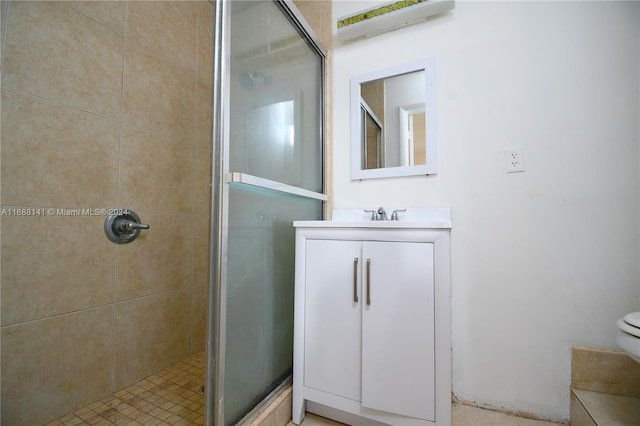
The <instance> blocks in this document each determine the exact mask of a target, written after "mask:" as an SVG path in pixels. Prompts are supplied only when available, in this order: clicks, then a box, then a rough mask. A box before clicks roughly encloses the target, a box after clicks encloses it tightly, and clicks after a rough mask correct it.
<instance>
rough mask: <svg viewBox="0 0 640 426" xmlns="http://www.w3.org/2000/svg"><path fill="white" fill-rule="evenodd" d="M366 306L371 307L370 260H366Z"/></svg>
mask: <svg viewBox="0 0 640 426" xmlns="http://www.w3.org/2000/svg"><path fill="white" fill-rule="evenodd" d="M367 305H371V259H367Z"/></svg>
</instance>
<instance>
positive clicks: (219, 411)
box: [208, 1, 326, 425]
mask: <svg viewBox="0 0 640 426" xmlns="http://www.w3.org/2000/svg"><path fill="white" fill-rule="evenodd" d="M218 14H219V16H218V25H220V26H221V28H219V31H220V32H219V34H218V35H219V36H221V37H222V43H221V44H220V45H219V49H218V52H217V54H218V56H219V58H218V61H217V70H216V72H217V73H218V77H219V82H218V86H217V88H216V90H217V91H218V94H217V100H218V103H217V105H216V112H215V114H214V115H215V118H214V122H215V123H216V124H215V129H214V139H216V145H217V153H218V155H219V159H220V161H219V164H217V167H219V170H217V171H216V170H214V174H216V175H217V179H214V186H215V188H214V190H215V191H214V198H215V200H216V201H215V203H214V209H216V211H217V214H216V215H214V216H215V220H214V234H216V235H215V238H214V239H213V240H214V241H213V244H214V245H215V248H214V250H213V252H214V259H213V260H214V261H215V266H216V267H214V270H215V272H214V274H213V278H214V281H213V284H214V285H213V287H214V289H216V290H215V291H214V294H213V296H214V297H213V306H212V307H213V309H212V312H216V315H215V318H213V317H212V318H211V325H212V327H210V330H211V335H210V354H211V355H213V356H214V360H215V363H210V366H211V367H212V369H213V370H215V380H213V381H212V380H210V381H209V382H208V383H209V384H210V386H213V387H214V389H213V392H212V393H213V396H212V395H211V393H209V394H208V398H209V402H210V403H212V405H213V408H212V409H211V410H210V411H212V412H211V413H209V415H210V416H213V418H214V419H215V424H220V425H222V424H225V425H227V424H233V423H235V422H237V421H238V420H239V419H241V418H242V417H243V416H244V415H245V414H246V413H247V412H248V411H250V410H251V409H252V408H253V407H254V406H255V405H256V404H257V403H258V402H259V401H261V400H262V399H263V398H264V397H265V396H266V395H267V394H268V393H269V392H270V391H272V390H273V389H274V388H275V387H276V386H278V385H279V384H280V383H281V382H282V381H283V380H285V379H286V378H287V377H288V376H289V375H290V374H291V368H292V352H293V288H294V241H295V238H294V237H295V236H294V228H293V226H292V223H293V221H294V220H314V219H321V218H322V212H323V201H324V200H326V197H325V196H324V194H323V193H324V190H323V175H322V168H323V164H322V158H323V150H322V147H323V143H322V137H323V120H322V117H323V102H322V93H323V75H324V53H323V51H322V49H321V48H320V47H319V44H318V43H317V42H316V41H314V40H315V39H314V37H313V36H312V35H311V31H310V30H309V29H308V28H307V27H306V25H305V24H304V23H301V22H300V20H299V19H298V18H299V15H298V13H297V11H296V9H295V7H294V6H292V4H291V3H289V2H280V1H231V2H222V4H219V5H218ZM214 163H215V162H214ZM213 364H215V365H213Z"/></svg>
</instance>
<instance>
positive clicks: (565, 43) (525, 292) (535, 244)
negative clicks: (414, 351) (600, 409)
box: [330, 1, 640, 420]
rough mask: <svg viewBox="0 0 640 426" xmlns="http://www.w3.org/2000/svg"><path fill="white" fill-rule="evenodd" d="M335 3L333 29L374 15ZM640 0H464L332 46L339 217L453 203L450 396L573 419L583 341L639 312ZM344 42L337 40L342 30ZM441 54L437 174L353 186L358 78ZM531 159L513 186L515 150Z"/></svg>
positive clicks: (609, 343) (600, 342) (610, 339)
mask: <svg viewBox="0 0 640 426" xmlns="http://www.w3.org/2000/svg"><path fill="white" fill-rule="evenodd" d="M362 4H363V3H362V2H360V3H359V4H354V3H353V2H346V1H335V2H334V22H335V19H336V18H338V17H341V16H343V15H345V14H348V13H349V12H352V11H357V10H360V9H362ZM638 6H639V4H638V2H621V3H614V2H466V1H458V2H457V4H456V9H455V10H454V11H452V12H451V13H449V14H447V15H446V16H441V17H438V18H436V19H430V20H429V21H427V22H425V23H423V24H418V25H414V26H411V27H408V28H404V29H401V30H397V31H395V32H392V33H386V34H382V35H379V36H376V37H372V38H369V39H364V40H361V41H357V42H352V43H347V44H341V43H340V42H339V41H337V39H336V44H335V52H334V105H333V108H334V140H333V153H334V154H333V155H334V157H333V161H334V168H333V170H332V171H330V172H332V173H333V182H334V188H333V194H334V199H333V202H334V208H373V207H376V206H379V205H393V206H406V207H409V208H410V207H418V206H420V207H423V206H424V207H429V206H431V207H452V209H453V225H454V228H453V230H452V249H451V268H452V282H451V287H452V311H453V313H452V316H453V318H452V327H453V331H452V333H453V335H452V336H453V337H452V338H453V389H454V393H455V394H456V395H457V396H458V397H459V398H461V399H465V400H469V401H474V402H476V403H478V404H480V405H482V404H487V405H489V406H491V407H502V408H505V409H508V410H512V411H523V412H527V413H531V414H535V415H537V416H541V417H544V418H549V419H557V420H560V419H568V417H569V385H570V376H571V373H570V346H571V345H572V344H584V345H590V346H597V347H609V348H615V330H616V327H615V321H616V319H617V318H619V317H620V316H621V315H622V314H624V313H627V312H631V311H634V310H638V309H639V308H640V279H639V278H640V277H639V269H638V259H639V257H640V250H639V235H640V229H639V218H640V214H639V194H640V184H639V182H640V176H639V158H640V153H639V138H640V136H639V124H638V123H639V115H640V111H639V103H640V97H639V75H640V70H639V62H640V40H639V39H640V33H639V28H640V12H639V7H638ZM334 31H335V30H334ZM427 56H435V57H436V58H437V86H438V88H437V96H438V99H437V102H438V126H439V127H438V131H439V150H440V151H439V152H440V161H439V173H438V175H437V176H429V177H424V176H421V177H410V178H392V179H379V180H368V181H351V179H350V172H349V158H350V152H349V128H350V123H349V102H350V99H349V79H350V76H351V75H357V74H362V73H365V72H368V71H372V70H375V69H379V68H384V67H387V66H391V65H395V64H399V63H403V62H409V61H412V60H415V59H419V58H422V57H427ZM510 146H521V147H523V148H524V156H525V164H526V171H525V172H524V173H513V174H506V173H505V169H504V162H505V161H504V154H503V148H504V147H510Z"/></svg>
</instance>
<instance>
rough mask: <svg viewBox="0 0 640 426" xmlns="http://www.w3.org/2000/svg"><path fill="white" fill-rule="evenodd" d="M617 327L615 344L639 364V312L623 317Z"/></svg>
mask: <svg viewBox="0 0 640 426" xmlns="http://www.w3.org/2000/svg"><path fill="white" fill-rule="evenodd" d="M617 325H618V335H617V336H616V343H617V344H618V346H620V347H621V348H622V349H624V351H625V352H626V353H627V355H629V356H630V357H631V358H633V359H634V360H635V361H636V362H639V363H640V312H632V313H630V314H627V315H625V316H624V317H622V318H620V319H619V320H618V322H617Z"/></svg>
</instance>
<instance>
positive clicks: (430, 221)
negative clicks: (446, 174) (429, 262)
mask: <svg viewBox="0 0 640 426" xmlns="http://www.w3.org/2000/svg"><path fill="white" fill-rule="evenodd" d="M384 209H385V211H386V212H387V216H389V217H391V214H392V212H393V211H394V210H401V208H400V207H397V208H392V207H385V208H384ZM364 210H365V209H344V210H334V211H333V220H298V221H295V222H293V226H295V227H306V228H391V229H407V228H414V229H415V228H421V229H425V228H431V229H450V228H451V209H450V208H407V211H406V212H398V220H377V221H373V220H371V213H366V212H365V211H364ZM367 210H374V208H373V207H372V208H371V209H367ZM375 210H377V208H375Z"/></svg>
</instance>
